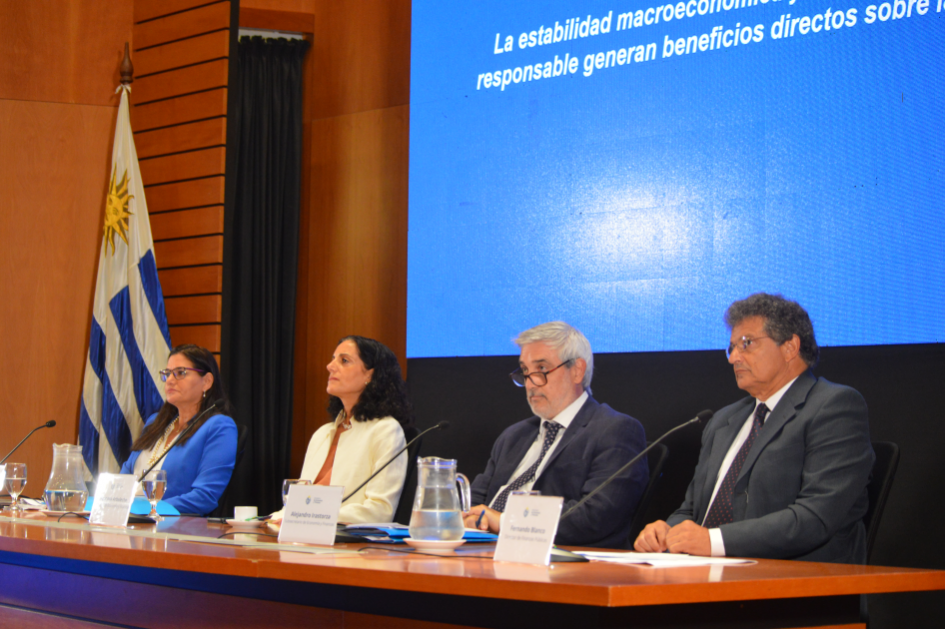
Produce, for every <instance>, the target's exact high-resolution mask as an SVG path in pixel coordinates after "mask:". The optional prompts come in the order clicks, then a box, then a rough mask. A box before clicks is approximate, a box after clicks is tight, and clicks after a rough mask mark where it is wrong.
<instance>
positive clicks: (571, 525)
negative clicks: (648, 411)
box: [465, 321, 649, 548]
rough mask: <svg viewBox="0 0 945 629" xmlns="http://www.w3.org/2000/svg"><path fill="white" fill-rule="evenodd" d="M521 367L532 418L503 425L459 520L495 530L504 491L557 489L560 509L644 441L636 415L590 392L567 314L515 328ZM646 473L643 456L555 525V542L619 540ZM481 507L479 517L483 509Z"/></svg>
mask: <svg viewBox="0 0 945 629" xmlns="http://www.w3.org/2000/svg"><path fill="white" fill-rule="evenodd" d="M515 343H516V344H517V345H518V346H519V347H520V348H521V356H520V357H519V369H518V370H517V371H515V372H514V373H512V374H511V376H512V380H513V381H514V382H515V384H517V385H518V386H522V387H525V391H526V393H527V395H528V404H529V406H531V409H532V412H534V413H535V417H532V418H530V419H526V420H524V421H521V422H518V423H517V424H514V425H512V426H510V427H509V428H507V429H506V430H505V431H504V432H503V433H502V434H501V435H500V436H499V439H498V440H497V441H496V443H495V445H494V446H493V448H492V456H491V458H490V459H489V463H488V465H487V466H486V471H485V472H483V473H482V474H479V475H478V476H477V477H476V480H475V481H473V483H472V499H473V504H477V503H481V504H479V505H478V506H476V507H474V508H472V509H471V510H470V511H468V512H467V513H466V518H465V520H466V526H476V523H477V522H478V523H479V527H480V528H482V529H488V530H491V531H493V532H498V531H499V526H500V516H501V513H502V512H503V511H504V510H505V505H506V501H507V499H508V496H509V494H510V492H512V491H516V490H522V491H528V490H537V491H541V493H542V495H546V496H562V497H563V498H564V506H563V511H566V510H567V509H569V508H570V507H571V506H572V505H574V504H575V503H576V502H577V501H578V500H580V499H581V498H582V497H583V496H585V495H586V494H588V493H590V492H591V491H592V490H593V489H594V488H595V487H597V486H598V485H600V484H601V483H602V482H603V481H605V480H606V479H607V478H608V477H609V476H610V475H611V474H613V473H614V472H616V471H617V470H618V469H619V468H620V467H621V466H623V465H624V464H625V463H626V462H627V461H629V460H630V459H631V458H632V457H634V456H635V455H636V454H637V453H639V452H640V451H641V450H642V449H643V448H645V447H646V436H645V434H644V431H643V426H641V425H640V422H638V421H637V420H635V419H633V418H632V417H628V416H627V415H623V414H621V413H618V412H616V411H614V410H613V409H612V408H610V407H609V406H607V405H606V404H598V403H597V402H596V401H595V400H594V399H593V398H592V397H590V392H591V388H590V385H591V377H592V376H593V372H594V355H593V353H592V352H591V344H590V343H589V342H588V341H587V339H586V338H585V337H584V335H583V334H581V333H580V332H579V331H578V330H576V329H574V328H573V327H571V326H570V325H568V324H567V323H563V322H560V321H555V322H551V323H544V324H542V325H539V326H537V327H534V328H532V329H530V330H526V331H525V332H522V333H521V334H520V335H519V336H518V338H517V339H515ZM648 479H649V473H648V468H647V465H646V459H645V458H644V459H642V460H641V461H640V462H639V463H637V464H636V465H634V466H633V469H631V470H629V471H627V472H625V473H623V474H621V475H620V476H619V477H618V478H617V479H616V480H615V481H614V482H613V483H611V484H610V485H608V486H607V487H606V488H604V489H603V490H601V491H600V492H599V493H598V494H597V495H595V496H594V497H593V498H591V499H590V500H588V501H587V502H586V503H584V504H583V505H582V506H581V507H580V508H579V509H577V510H575V511H574V512H573V513H571V514H570V515H569V516H568V517H566V518H564V519H563V520H561V521H560V523H559V524H558V532H557V535H556V536H555V541H556V542H557V543H558V544H570V545H576V546H599V547H605V548H624V547H626V545H627V543H628V539H627V537H628V535H629V531H630V525H631V521H632V519H633V513H634V511H635V509H636V505H637V502H639V500H640V496H641V495H642V494H643V490H644V488H645V487H646V483H647V480H648ZM483 512H485V514H484V515H483V516H482V517H481V518H480V515H481V514H483Z"/></svg>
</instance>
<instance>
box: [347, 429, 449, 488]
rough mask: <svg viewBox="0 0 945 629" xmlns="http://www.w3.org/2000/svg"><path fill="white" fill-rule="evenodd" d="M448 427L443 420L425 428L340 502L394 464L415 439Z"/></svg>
mask: <svg viewBox="0 0 945 629" xmlns="http://www.w3.org/2000/svg"><path fill="white" fill-rule="evenodd" d="M449 427H450V423H449V422H448V421H446V420H444V421H441V422H440V423H439V424H437V425H436V426H431V427H430V428H427V429H426V430H424V431H423V432H421V433H420V434H419V435H417V436H416V437H414V438H413V439H411V440H410V441H409V442H408V443H407V445H405V446H404V447H403V448H401V449H400V451H399V452H398V453H397V454H395V455H394V456H392V457H391V458H390V460H389V461H387V463H385V464H384V465H382V466H380V467H379V468H378V469H377V471H376V472H374V473H373V474H371V475H370V476H368V477H367V480H366V481H364V482H363V483H361V484H360V485H358V486H357V487H355V489H354V491H352V492H349V493H348V495H347V496H345V497H344V498H342V499H341V502H344V501H345V500H347V499H348V498H350V497H351V496H353V495H355V494H356V493H358V491H359V490H360V489H361V488H362V487H364V486H365V485H367V484H368V483H369V482H371V480H372V479H373V478H374V477H375V476H377V475H378V474H380V473H381V471H382V470H383V469H384V468H385V467H387V466H388V465H390V464H391V463H393V462H394V459H396V458H397V457H399V456H400V455H401V454H403V453H404V452H406V451H407V448H409V447H410V446H412V445H413V444H414V443H415V442H416V441H417V439H419V438H420V437H422V436H423V435H425V434H427V433H428V432H430V431H433V430H446V429H447V428H449Z"/></svg>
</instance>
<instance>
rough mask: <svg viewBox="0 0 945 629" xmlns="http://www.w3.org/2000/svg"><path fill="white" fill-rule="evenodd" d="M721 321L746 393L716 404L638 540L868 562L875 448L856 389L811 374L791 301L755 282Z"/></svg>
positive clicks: (811, 342) (695, 549) (655, 545)
mask: <svg viewBox="0 0 945 629" xmlns="http://www.w3.org/2000/svg"><path fill="white" fill-rule="evenodd" d="M725 322H726V324H727V325H728V326H729V328H730V329H731V331H732V337H731V342H730V344H729V347H728V352H727V353H728V362H729V363H730V364H731V365H732V367H733V368H734V371H735V381H736V382H737V383H738V387H739V388H740V389H742V390H744V391H746V392H748V394H749V395H750V397H747V398H745V399H743V400H741V401H739V402H736V403H735V404H732V405H730V406H727V407H725V408H723V409H722V410H720V411H719V412H718V413H716V414H715V417H713V419H712V420H711V421H710V422H709V424H708V425H707V426H706V428H705V431H704V432H703V434H702V450H701V451H700V453H699V462H698V464H697V465H696V471H695V475H694V477H693V479H692V482H691V483H690V485H689V489H688V490H687V492H686V498H685V500H684V502H683V504H682V506H681V507H679V509H678V510H677V511H676V512H675V513H673V514H672V515H671V516H670V517H669V519H668V520H667V521H666V522H663V521H662V520H659V521H657V522H653V523H651V524H648V525H647V526H646V528H644V529H643V531H642V532H641V533H640V535H639V537H637V540H636V542H635V543H634V548H635V549H636V550H638V551H642V552H662V551H666V550H668V551H670V552H677V553H688V554H692V555H712V556H724V555H728V556H735V557H762V558H769V559H800V560H804V561H828V562H837V563H865V562H866V529H865V527H864V526H863V515H864V514H865V513H866V508H867V502H868V499H867V493H866V486H867V483H868V482H869V477H870V472H871V470H872V468H873V460H874V455H873V448H872V446H871V444H870V437H869V422H868V419H867V412H866V403H865V402H864V401H863V397H862V396H861V395H860V394H859V393H857V392H856V391H854V390H853V389H851V388H849V387H845V386H841V385H838V384H834V383H832V382H829V381H827V380H825V379H823V378H818V377H817V376H815V375H814V374H813V372H812V371H811V369H812V368H813V367H814V366H815V365H816V364H817V359H818V357H819V354H820V350H819V348H818V347H817V341H816V339H815V337H814V326H813V324H811V321H810V317H809V316H808V315H807V312H806V311H805V310H804V309H803V308H802V307H801V306H800V305H799V304H797V303H796V302H793V301H789V300H787V299H785V298H784V297H782V296H781V295H768V294H765V293H758V294H755V295H752V296H750V297H748V298H747V299H744V300H741V301H736V302H735V303H733V304H732V305H731V306H729V308H728V310H727V311H726V313H725Z"/></svg>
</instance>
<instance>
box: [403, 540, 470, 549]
mask: <svg viewBox="0 0 945 629" xmlns="http://www.w3.org/2000/svg"><path fill="white" fill-rule="evenodd" d="M404 541H405V542H407V545H408V546H413V547H414V548H417V549H420V550H453V549H454V548H459V547H460V546H462V545H463V544H465V543H466V540H464V539H412V538H410V537H405V538H404Z"/></svg>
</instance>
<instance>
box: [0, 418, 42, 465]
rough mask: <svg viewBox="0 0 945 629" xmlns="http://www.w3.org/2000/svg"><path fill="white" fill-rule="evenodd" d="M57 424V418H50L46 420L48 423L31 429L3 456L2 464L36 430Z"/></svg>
mask: <svg viewBox="0 0 945 629" xmlns="http://www.w3.org/2000/svg"><path fill="white" fill-rule="evenodd" d="M55 425H56V420H55V419H50V420H49V421H48V422H46V423H45V424H43V425H42V426H37V427H36V428H34V429H33V430H31V431H29V433H28V434H27V435H26V436H25V437H23V440H22V441H20V442H19V443H18V444H16V446H14V448H13V449H12V450H10V451H9V452H7V455H6V456H5V457H3V460H0V465H3V464H4V463H6V462H7V459H9V458H10V455H11V454H13V453H14V452H16V451H17V449H18V448H19V447H20V446H21V445H23V441H26V440H27V439H29V438H30V435H32V434H33V433H34V432H36V431H37V430H39V429H40V428H52V427H53V426H55Z"/></svg>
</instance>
